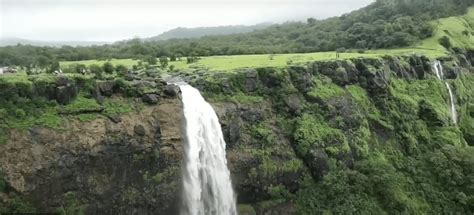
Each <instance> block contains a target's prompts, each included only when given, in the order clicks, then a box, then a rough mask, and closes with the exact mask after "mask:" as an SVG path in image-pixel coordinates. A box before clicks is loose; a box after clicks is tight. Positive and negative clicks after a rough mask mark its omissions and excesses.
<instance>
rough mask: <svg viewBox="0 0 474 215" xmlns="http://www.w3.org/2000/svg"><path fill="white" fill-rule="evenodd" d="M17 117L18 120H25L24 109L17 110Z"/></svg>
mask: <svg viewBox="0 0 474 215" xmlns="http://www.w3.org/2000/svg"><path fill="white" fill-rule="evenodd" d="M15 116H16V117H18V118H21V119H23V118H25V116H26V113H25V111H24V110H23V109H16V110H15Z"/></svg>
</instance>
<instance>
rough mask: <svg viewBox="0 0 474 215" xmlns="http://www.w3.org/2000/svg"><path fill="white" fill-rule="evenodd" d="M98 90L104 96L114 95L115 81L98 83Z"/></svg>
mask: <svg viewBox="0 0 474 215" xmlns="http://www.w3.org/2000/svg"><path fill="white" fill-rule="evenodd" d="M96 87H97V89H98V92H100V94H101V95H104V96H112V95H113V94H114V87H115V82H114V81H101V82H97V83H96Z"/></svg>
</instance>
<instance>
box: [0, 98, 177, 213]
mask: <svg viewBox="0 0 474 215" xmlns="http://www.w3.org/2000/svg"><path fill="white" fill-rule="evenodd" d="M180 119H181V112H180V102H179V100H177V99H166V100H164V101H162V102H160V104H159V105H157V106H150V107H146V108H145V109H143V110H142V111H141V112H140V113H130V114H126V115H123V116H121V120H120V121H116V122H112V121H111V120H110V119H109V118H105V117H101V118H98V119H96V120H93V121H91V122H79V121H68V123H67V124H65V125H64V128H63V129H62V130H61V131H57V130H53V129H46V128H31V129H29V130H28V131H12V135H11V138H10V140H9V141H8V143H7V144H5V145H1V146H0V166H1V171H2V172H3V173H4V178H5V181H6V182H7V184H8V190H9V194H8V195H13V194H15V193H16V194H20V195H21V196H22V197H23V198H24V199H25V200H27V201H29V202H30V203H31V204H32V205H34V206H35V207H36V208H37V210H38V211H42V212H53V211H56V209H58V208H61V207H62V208H68V207H73V206H74V205H70V204H71V203H70V199H71V198H74V201H75V202H77V203H78V205H76V206H77V207H79V206H80V207H82V208H83V209H84V211H85V213H86V214H165V213H177V212H176V210H177V207H178V203H177V202H179V201H178V198H179V195H178V194H179V186H180V164H181V160H182V159H181V157H182V144H181V130H180V128H181V126H180V123H181V120H180Z"/></svg>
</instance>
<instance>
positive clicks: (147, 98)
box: [142, 94, 159, 105]
mask: <svg viewBox="0 0 474 215" xmlns="http://www.w3.org/2000/svg"><path fill="white" fill-rule="evenodd" d="M142 101H143V102H145V103H148V104H151V105H154V104H158V101H159V100H158V96H157V95H156V94H145V95H143V97H142Z"/></svg>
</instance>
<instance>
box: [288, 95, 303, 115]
mask: <svg viewBox="0 0 474 215" xmlns="http://www.w3.org/2000/svg"><path fill="white" fill-rule="evenodd" d="M285 104H286V106H287V107H288V112H290V113H291V114H293V115H299V114H300V112H301V100H300V98H299V97H298V95H289V96H288V97H286V98H285Z"/></svg>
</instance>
